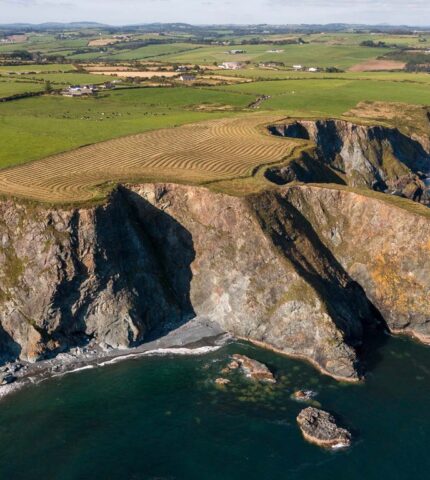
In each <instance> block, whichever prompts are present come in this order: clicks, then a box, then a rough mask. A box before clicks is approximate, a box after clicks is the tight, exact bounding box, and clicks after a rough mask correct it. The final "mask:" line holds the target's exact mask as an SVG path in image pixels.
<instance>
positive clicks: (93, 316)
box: [0, 194, 189, 361]
mask: <svg viewBox="0 0 430 480" xmlns="http://www.w3.org/2000/svg"><path fill="white" fill-rule="evenodd" d="M0 215H1V218H2V222H1V225H0V231H1V248H0V261H1V265H2V269H1V280H0V289H1V290H0V293H1V307H0V321H1V328H2V332H1V337H2V353H3V356H4V357H10V358H14V357H17V356H19V357H20V358H21V359H24V360H30V361H34V360H37V359H39V358H41V357H43V356H46V355H47V354H49V353H56V352H59V351H61V350H64V349H66V348H68V347H69V346H75V345H77V344H79V343H81V342H83V341H86V340H88V339H90V338H95V339H96V340H97V341H98V342H99V343H101V344H107V345H109V346H112V347H119V348H121V347H126V346H130V345H133V344H136V343H138V342H141V341H142V340H144V338H145V336H146V333H147V331H149V330H150V329H151V328H153V327H154V326H156V325H162V324H165V323H167V322H169V321H173V320H178V319H181V317H182V316H183V315H186V314H187V313H189V312H187V311H186V309H183V311H181V308H180V304H179V303H178V302H177V301H176V299H175V298H173V296H172V294H171V287H170V285H169V284H168V278H167V277H166V276H165V275H164V272H163V271H162V266H161V265H160V262H159V261H158V260H157V255H156V254H155V253H154V248H153V245H152V244H151V242H150V240H149V239H148V238H147V237H146V236H145V234H144V233H143V232H142V231H141V227H140V225H139V224H138V223H137V222H136V219H135V218H134V217H133V214H132V212H131V210H130V209H129V208H127V206H126V204H125V203H124V202H123V201H122V199H121V195H120V194H118V195H115V196H114V197H113V198H112V199H111V200H110V201H109V202H108V203H107V204H106V205H105V206H101V207H97V208H92V209H81V210H73V209H72V210H61V209H58V210H57V209H44V208H43V207H37V208H33V207H31V206H26V205H21V204H16V203H14V202H12V201H8V202H2V203H1V204H0ZM184 235H185V233H184Z"/></svg>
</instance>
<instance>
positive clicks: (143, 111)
mask: <svg viewBox="0 0 430 480" xmlns="http://www.w3.org/2000/svg"><path fill="white" fill-rule="evenodd" d="M0 85H1V84H0ZM254 99H255V96H254V95H252V94H241V93H236V92H233V93H226V92H219V91H216V90H208V89H191V88H185V87H178V88H135V89H123V90H121V89H118V90H115V91H112V92H110V93H109V94H107V95H106V96H102V97H99V98H85V99H79V98H78V99H74V98H64V97H58V96H50V95H49V96H42V97H37V98H27V99H23V100H20V101H19V102H8V103H0V132H1V136H2V138H7V139H8V142H7V143H5V144H3V145H2V149H1V150H0V167H2V168H4V167H9V166H12V165H16V164H19V163H23V162H28V161H31V160H36V159H38V158H42V157H45V156H47V155H52V154H54V153H58V152H62V151H65V150H70V149H73V148H77V147H80V146H82V145H86V144H89V143H95V142H100V141H103V140H108V139H110V138H116V137H120V136H124V135H129V134H133V133H138V132H144V131H147V130H154V129H157V128H163V127H173V126H175V125H182V124H184V123H190V122H197V121H199V120H206V119H208V118H214V117H220V116H228V115H231V114H232V113H229V112H228V111H227V112H226V111H222V110H221V111H218V112H210V111H206V112H204V111H197V110H194V108H195V107H196V106H200V105H202V104H204V105H205V106H206V107H207V110H208V109H209V110H210V108H209V107H210V106H211V105H217V106H219V105H220V104H222V105H228V106H229V107H230V108H232V109H241V108H245V107H246V105H248V104H249V103H250V102H252V101H253V100H254Z"/></svg>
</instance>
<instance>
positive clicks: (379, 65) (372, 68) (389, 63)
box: [349, 60, 406, 72]
mask: <svg viewBox="0 0 430 480" xmlns="http://www.w3.org/2000/svg"><path fill="white" fill-rule="evenodd" d="M405 66H406V63H404V62H398V61H396V60H367V61H366V62H363V63H358V64H357V65H354V66H353V67H351V68H350V69H349V71H350V72H383V71H384V70H385V71H386V70H403V69H404V68H405Z"/></svg>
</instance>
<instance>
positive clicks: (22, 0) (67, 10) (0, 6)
mask: <svg viewBox="0 0 430 480" xmlns="http://www.w3.org/2000/svg"><path fill="white" fill-rule="evenodd" d="M53 21H55V22H71V21H97V22H102V23H108V24H111V25H124V24H137V23H151V22H185V23H193V24H211V23H237V24H256V23H271V24H291V23H338V22H339V23H343V22H345V23H367V24H382V23H384V24H396V25H399V24H401V25H405V24H408V25H430V0H202V1H199V0H0V24H2V23H15V22H30V23H42V22H53Z"/></svg>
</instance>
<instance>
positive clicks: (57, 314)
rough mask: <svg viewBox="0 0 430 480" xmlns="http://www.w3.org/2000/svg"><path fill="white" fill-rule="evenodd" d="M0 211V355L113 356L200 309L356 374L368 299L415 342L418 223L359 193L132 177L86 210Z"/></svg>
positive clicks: (424, 304) (420, 298) (419, 300)
mask: <svg viewBox="0 0 430 480" xmlns="http://www.w3.org/2000/svg"><path fill="white" fill-rule="evenodd" d="M314 190H315V191H314ZM412 205H413V204H412ZM418 207H419V206H417V208H418ZM421 208H423V207H421ZM393 212H394V213H393ZM0 213H1V218H2V221H1V222H0V240H1V248H0V262H1V263H0V264H1V268H0V289H1V290H0V293H1V297H0V352H1V354H2V356H3V358H4V360H6V359H14V358H21V359H25V360H37V359H39V358H42V357H44V356H47V355H55V354H56V353H58V352H60V351H62V350H65V349H67V348H70V347H73V346H76V345H79V344H81V343H85V342H86V341H88V340H90V339H94V340H95V341H96V342H97V343H99V344H102V345H108V346H112V347H117V348H123V347H129V346H133V345H135V344H137V343H140V342H142V341H145V339H147V338H148V335H155V334H156V333H157V332H159V333H162V332H163V331H166V330H168V329H170V328H173V327H174V326H176V325H178V324H180V323H181V322H183V321H186V320H187V319H189V318H191V317H193V316H195V315H200V316H202V317H206V318H207V319H208V320H213V321H215V322H218V323H219V324H220V325H221V327H222V328H223V329H225V330H226V331H229V332H231V333H233V334H234V335H237V336H239V337H245V338H248V339H250V340H252V341H255V342H259V343H261V344H263V345H266V346H269V347H270V348H274V349H276V350H279V351H281V352H284V353H287V354H291V355H296V356H300V357H304V358H307V359H309V360H311V361H312V362H313V363H315V364H316V365H318V366H319V367H320V368H321V369H322V370H324V371H326V372H327V373H329V374H330V375H332V376H334V377H337V378H341V379H345V380H356V379H357V378H358V376H359V373H358V370H357V356H356V353H355V349H354V347H355V346H356V345H358V344H359V343H360V341H361V339H362V336H363V331H364V330H365V329H366V328H367V326H368V325H371V324H373V323H374V322H375V321H377V320H379V319H378V312H377V311H376V310H375V308H374V306H373V305H372V303H373V304H374V305H375V306H376V307H377V308H378V309H379V310H380V311H381V312H382V314H383V316H384V318H385V320H386V321H387V323H388V324H389V326H390V328H392V329H393V330H400V331H404V332H407V331H412V332H414V333H415V334H417V335H420V336H421V337H422V338H427V336H429V335H430V322H429V318H428V312H429V311H430V309H429V304H428V302H429V300H428V299H429V298H430V295H429V291H428V288H429V286H428V280H426V279H428V278H429V276H428V275H429V269H430V265H429V249H430V245H429V243H428V239H429V238H430V235H429V234H430V227H429V220H428V218H426V217H425V216H422V217H421V216H417V215H415V214H413V213H409V212H408V211H407V210H401V209H398V208H396V207H391V206H390V205H388V204H386V203H384V202H381V201H379V200H375V199H373V198H368V197H363V196H360V195H356V194H353V193H350V192H346V191H345V192H342V191H338V190H333V189H322V188H320V189H317V188H316V187H294V188H289V187H284V188H282V189H278V190H273V191H270V192H265V193H263V194H260V195H254V196H251V197H248V198H237V197H231V196H228V195H223V194H216V193H213V192H211V191H209V190H207V189H205V188H198V187H190V186H180V185H171V184H168V185H152V184H148V185H138V186H128V187H121V188H119V189H118V190H117V191H116V192H114V193H113V194H112V196H111V198H110V199H109V200H108V202H107V203H106V204H105V205H100V206H94V207H90V208H70V209H65V208H49V207H46V206H45V207H44V206H37V207H34V206H31V205H27V204H24V203H17V202H14V201H11V200H10V201H3V202H1V203H0ZM369 299H370V301H369Z"/></svg>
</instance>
